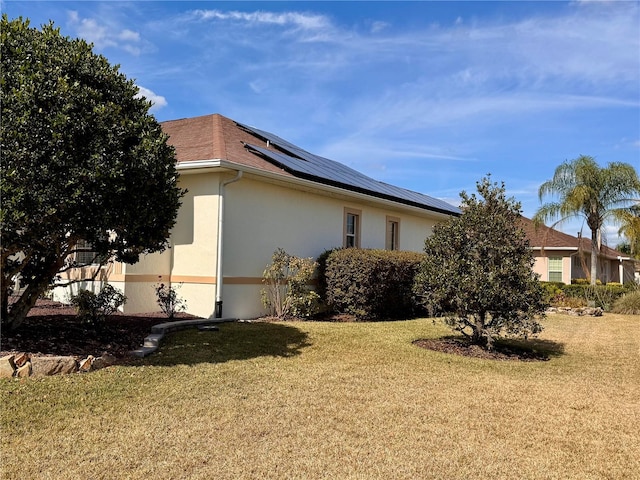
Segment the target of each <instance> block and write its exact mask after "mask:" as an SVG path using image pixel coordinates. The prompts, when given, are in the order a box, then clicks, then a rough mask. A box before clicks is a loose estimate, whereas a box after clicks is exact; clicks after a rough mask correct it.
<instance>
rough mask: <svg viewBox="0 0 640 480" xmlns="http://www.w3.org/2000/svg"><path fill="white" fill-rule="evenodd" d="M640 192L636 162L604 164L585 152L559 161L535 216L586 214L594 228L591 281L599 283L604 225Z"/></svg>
mask: <svg viewBox="0 0 640 480" xmlns="http://www.w3.org/2000/svg"><path fill="white" fill-rule="evenodd" d="M639 192H640V180H639V179H638V174H637V172H636V170H635V169H634V168H633V166H631V165H629V164H628V163H622V162H611V163H609V164H608V165H607V166H606V167H600V165H598V163H596V161H595V159H594V158H593V157H589V156H586V155H581V156H580V157H578V158H576V159H574V160H570V161H566V162H564V163H562V164H561V165H559V166H558V167H557V168H556V170H555V172H554V174H553V178H552V179H550V180H547V181H546V182H544V183H543V184H542V185H541V186H540V189H539V192H538V193H539V197H540V201H543V199H544V198H545V197H547V196H549V197H551V199H552V200H551V201H549V202H548V203H545V204H543V205H542V206H541V207H540V209H539V210H538V211H537V212H536V214H535V215H534V217H533V220H534V222H535V223H537V224H542V223H545V222H547V221H554V220H555V223H554V224H553V226H556V225H559V224H562V223H564V222H566V221H568V220H570V219H574V218H584V219H585V220H586V222H587V226H588V227H589V229H590V230H591V272H590V275H589V276H590V281H591V285H595V284H596V279H597V272H598V253H599V252H600V246H601V243H602V228H603V226H604V225H605V222H606V221H607V219H613V218H614V217H615V216H617V215H621V214H622V212H624V211H625V210H626V209H628V207H629V206H630V204H631V203H632V199H633V198H634V197H635V198H637V196H638V194H639Z"/></svg>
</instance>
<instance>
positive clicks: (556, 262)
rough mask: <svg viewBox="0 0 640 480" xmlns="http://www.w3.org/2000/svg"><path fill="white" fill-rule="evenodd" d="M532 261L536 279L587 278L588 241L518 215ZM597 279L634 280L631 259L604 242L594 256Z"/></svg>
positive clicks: (569, 279) (607, 280) (555, 280)
mask: <svg viewBox="0 0 640 480" xmlns="http://www.w3.org/2000/svg"><path fill="white" fill-rule="evenodd" d="M522 228H523V229H524V231H525V233H526V234H527V238H528V239H529V244H530V245H531V247H532V249H533V252H534V257H535V260H536V263H535V265H534V272H535V273H537V274H538V275H540V280H543V281H554V282H562V283H566V284H570V283H571V281H572V280H576V279H581V278H585V279H586V278H587V277H588V272H589V271H590V269H591V240H590V239H588V238H584V237H582V236H578V237H574V236H571V235H568V234H566V233H562V232H560V231H558V230H555V229H553V228H549V227H546V226H544V225H541V226H540V227H538V228H536V227H535V225H534V223H533V221H531V220H530V219H528V218H525V217H522ZM598 260H599V261H598V275H597V278H598V280H600V281H601V282H602V283H603V284H606V283H609V282H619V283H625V282H631V281H634V280H635V276H634V260H633V259H632V258H630V257H629V256H627V255H625V254H624V253H621V252H619V251H617V250H614V249H613V248H609V247H607V246H606V245H602V247H601V249H600V256H599V259H598Z"/></svg>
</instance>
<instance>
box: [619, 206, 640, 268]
mask: <svg viewBox="0 0 640 480" xmlns="http://www.w3.org/2000/svg"><path fill="white" fill-rule="evenodd" d="M614 217H615V220H616V221H617V222H618V223H619V224H620V229H619V230H618V235H624V236H625V237H626V238H627V242H628V243H625V245H626V246H627V247H628V251H626V252H625V253H628V254H630V255H633V256H634V257H635V258H640V202H638V201H636V202H635V204H634V205H631V206H630V207H629V208H625V209H618V210H616V211H615V212H614ZM621 251H622V250H621Z"/></svg>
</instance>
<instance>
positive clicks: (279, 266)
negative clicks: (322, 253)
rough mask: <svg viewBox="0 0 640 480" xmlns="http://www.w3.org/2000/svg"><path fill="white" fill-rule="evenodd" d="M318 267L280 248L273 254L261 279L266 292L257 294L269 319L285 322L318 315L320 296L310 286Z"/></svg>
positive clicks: (311, 260)
mask: <svg viewBox="0 0 640 480" xmlns="http://www.w3.org/2000/svg"><path fill="white" fill-rule="evenodd" d="M317 266H318V264H317V263H316V262H314V261H313V259H311V258H300V257H296V256H294V255H289V254H288V253H287V252H285V251H284V250H283V249H281V248H278V249H277V250H276V251H275V252H273V256H272V263H271V264H269V265H267V268H265V270H264V272H263V275H262V276H263V278H262V283H264V284H265V285H266V289H263V290H262V291H261V292H260V293H261V296H262V304H263V305H264V306H265V308H268V309H269V313H270V315H272V316H275V317H278V318H281V319H284V318H288V317H310V316H311V315H313V314H314V313H316V312H317V310H318V301H319V299H320V296H319V295H318V294H317V293H316V292H314V291H313V290H311V288H310V286H309V284H310V283H311V280H312V278H313V275H314V273H315V270H316V267H317Z"/></svg>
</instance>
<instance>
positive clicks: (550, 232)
mask: <svg viewBox="0 0 640 480" xmlns="http://www.w3.org/2000/svg"><path fill="white" fill-rule="evenodd" d="M520 220H521V225H522V229H523V230H524V232H525V233H526V235H527V238H528V239H529V245H531V247H533V248H544V249H546V250H553V249H554V248H555V249H559V248H560V249H566V248H572V249H575V250H576V251H577V250H579V249H581V250H583V251H585V252H591V239H590V238H586V237H582V238H578V237H574V236H572V235H568V234H566V233H562V232H560V231H558V230H556V229H554V228H550V227H547V226H546V225H540V226H539V227H538V228H536V226H535V224H534V223H533V220H531V219H529V218H526V217H520ZM590 234H591V232H589V235H590ZM600 253H601V255H604V256H605V257H607V258H617V257H618V256H622V257H626V256H627V255H625V254H624V253H621V252H619V251H618V250H614V249H613V248H610V247H607V246H606V245H602V249H601V251H600Z"/></svg>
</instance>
